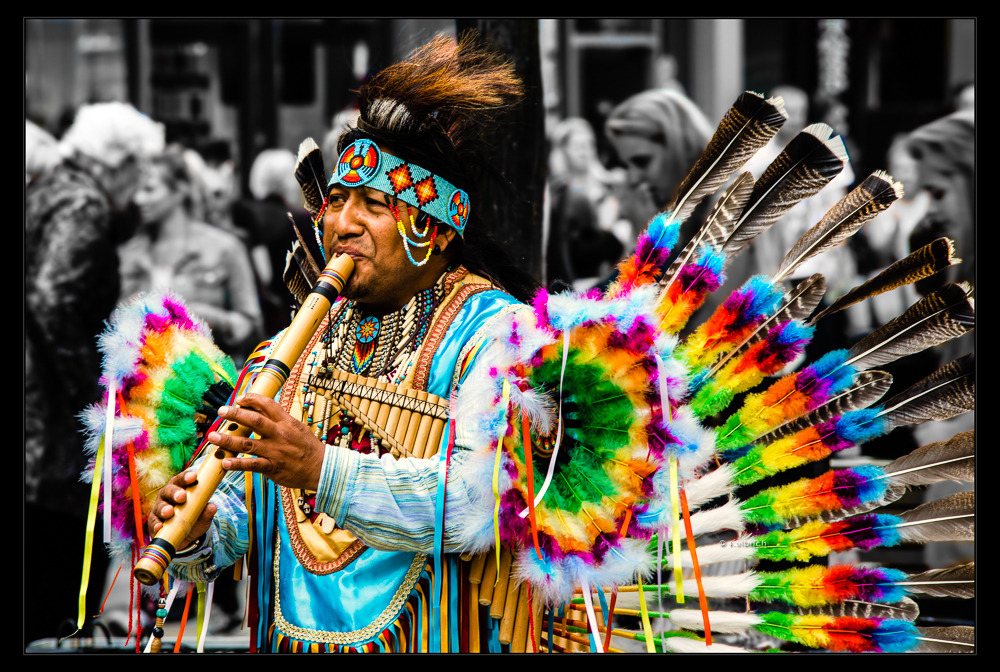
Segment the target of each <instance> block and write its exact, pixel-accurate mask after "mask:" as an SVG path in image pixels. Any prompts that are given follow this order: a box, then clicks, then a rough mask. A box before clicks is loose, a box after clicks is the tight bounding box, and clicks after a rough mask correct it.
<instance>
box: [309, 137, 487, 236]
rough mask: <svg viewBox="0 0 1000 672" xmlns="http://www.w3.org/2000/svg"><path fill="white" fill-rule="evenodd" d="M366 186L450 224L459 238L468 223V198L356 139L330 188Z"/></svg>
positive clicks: (445, 182) (441, 180)
mask: <svg viewBox="0 0 1000 672" xmlns="http://www.w3.org/2000/svg"><path fill="white" fill-rule="evenodd" d="M334 183H339V184H342V185H344V186H345V187H360V186H363V185H364V186H368V187H371V188H372V189H378V190H379V191H382V192H385V193H386V194H389V195H391V196H395V197H396V198H398V199H399V200H401V201H403V202H404V203H409V204H410V205H412V206H414V207H415V208H418V209H419V210H422V211H424V212H426V213H427V214H428V215H430V216H431V217H433V218H435V219H437V220H439V221H442V222H444V223H446V224H449V225H450V226H451V227H452V228H454V229H455V230H456V231H457V232H458V235H460V236H462V235H464V233H465V225H466V224H467V223H468V221H469V195H468V194H467V193H466V192H465V191H464V190H462V189H459V188H458V187H456V186H455V185H453V184H452V183H451V182H449V181H448V180H446V179H444V178H443V177H441V176H440V175H435V174H433V173H431V172H430V171H428V170H425V169H424V168H421V167H420V166H418V165H416V164H415V163H410V162H409V161H403V160H402V159H400V158H398V157H395V156H393V155H392V154H388V153H385V152H382V150H380V149H379V147H378V145H377V144H375V142H374V141H373V140H369V139H367V138H362V139H360V140H355V141H354V142H352V143H351V144H350V145H348V146H347V148H346V149H344V151H343V152H341V154H340V159H338V160H337V165H336V166H334V171H333V176H331V177H330V185H329V186H332V185H333V184H334Z"/></svg>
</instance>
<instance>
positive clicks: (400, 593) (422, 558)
mask: <svg viewBox="0 0 1000 672" xmlns="http://www.w3.org/2000/svg"><path fill="white" fill-rule="evenodd" d="M280 546H281V540H280V538H277V537H276V538H275V542H274V581H275V591H274V627H275V628H277V629H278V630H280V632H281V634H283V635H285V636H286V637H294V638H295V639H299V640H302V641H305V642H321V643H325V644H347V645H353V644H360V643H362V642H364V641H367V640H369V639H372V638H373V637H375V636H376V635H377V634H378V633H380V632H382V631H383V630H385V628H386V627H387V626H389V625H391V624H392V623H393V622H394V621H395V620H396V619H397V618H398V617H399V614H400V613H401V611H402V610H403V608H404V607H405V606H406V602H407V600H408V599H409V596H410V592H411V591H412V590H413V586H414V585H416V583H417V581H418V580H419V579H420V574H421V572H423V570H424V565H425V564H426V562H427V556H426V555H424V554H423V553H417V554H415V555H414V556H413V562H412V563H411V564H410V569H409V570H407V572H406V576H405V577H404V578H403V582H402V583H401V584H400V586H399V588H398V589H397V590H396V593H395V595H393V597H392V600H391V601H390V602H389V605H388V606H387V607H386V608H385V609H384V610H383V611H382V613H381V614H379V615H378V616H377V617H376V618H375V620H374V621H372V622H371V623H369V624H368V625H367V626H365V627H364V628H362V629H360V630H354V631H353V632H324V631H322V630H312V629H309V628H302V627H299V626H297V625H293V624H291V623H289V622H288V621H286V620H285V618H284V616H282V614H281V591H280V590H279V589H278V588H277V586H278V585H279V584H278V576H279V565H280V557H279V556H280Z"/></svg>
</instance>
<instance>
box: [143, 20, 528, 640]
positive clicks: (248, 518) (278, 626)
mask: <svg viewBox="0 0 1000 672" xmlns="http://www.w3.org/2000/svg"><path fill="white" fill-rule="evenodd" d="M417 74H420V75H422V77H421V78H420V79H419V80H418V79H417V77H416V75H417ZM520 97H521V82H520V80H519V79H518V77H517V75H516V74H515V73H514V69H513V66H512V65H510V64H509V63H508V62H506V61H505V60H503V59H502V58H500V57H499V56H497V55H495V54H493V53H491V52H488V51H486V50H484V49H482V48H481V47H478V46H476V45H475V44H473V43H472V42H471V41H468V40H462V41H460V42H459V43H455V41H454V40H452V39H450V38H440V37H439V38H437V39H435V40H433V41H432V42H431V43H430V44H429V45H427V46H426V47H424V48H422V49H420V50H418V51H417V52H415V53H414V55H413V56H412V57H411V58H410V59H409V60H407V61H404V62H403V63H400V64H397V65H395V66H392V67H390V68H387V69H386V70H384V71H383V72H381V73H380V74H378V75H377V76H375V77H374V78H372V79H371V80H370V81H369V82H367V83H366V84H365V86H364V87H363V88H362V90H361V92H360V109H361V116H360V119H359V121H358V123H357V127H356V128H353V129H350V130H348V131H347V132H346V133H345V134H344V135H343V137H342V138H341V140H340V144H339V151H340V156H339V159H338V161H337V163H336V164H335V165H334V166H332V167H329V172H330V173H331V174H332V177H331V178H330V180H329V185H328V186H326V185H324V188H325V189H326V191H327V198H326V201H325V204H324V208H325V210H324V211H323V213H322V215H321V220H320V221H321V223H322V227H321V231H322V247H323V251H324V254H325V260H329V259H332V258H333V257H334V256H337V255H342V254H347V255H350V257H351V258H352V259H353V261H354V271H353V273H352V274H351V275H350V277H349V278H348V280H347V283H346V285H345V287H344V290H343V292H342V296H341V299H340V300H338V301H336V302H335V303H334V304H333V306H332V308H331V309H330V311H329V314H328V316H327V318H326V319H325V320H324V321H323V323H322V324H321V325H320V328H319V330H318V331H317V333H316V335H315V337H314V338H313V340H312V341H311V343H310V346H309V347H307V348H306V351H305V353H304V354H303V355H302V357H301V358H300V359H299V361H298V362H295V363H294V365H292V364H291V363H290V364H289V366H290V368H291V370H292V373H291V375H290V376H289V379H288V382H287V383H286V385H285V386H284V388H283V389H282V391H281V393H280V394H279V395H278V396H277V397H276V398H275V399H271V398H265V397H263V396H261V395H255V394H252V393H250V394H245V395H243V396H242V397H241V398H237V399H236V405H234V406H230V407H223V408H222V409H221V410H220V417H222V418H223V419H224V420H227V421H235V422H237V423H240V424H242V425H244V426H246V427H249V428H250V429H252V430H253V432H254V434H253V435H252V438H239V437H235V436H227V435H224V434H219V433H212V434H209V436H208V440H209V442H210V443H212V444H213V445H217V446H219V447H220V448H223V449H225V450H227V451H230V452H231V453H234V454H239V456H238V457H233V458H228V459H225V460H224V461H223V464H222V466H223V467H224V468H225V469H226V470H227V471H228V474H227V476H226V478H225V479H224V481H223V483H222V485H221V486H220V488H219V489H218V490H217V491H216V493H215V495H214V496H213V498H212V500H211V503H210V504H209V505H208V506H207V507H206V509H205V511H204V513H203V514H202V516H201V517H200V519H199V520H198V522H197V523H196V524H195V526H194V528H193V529H192V531H191V533H190V535H189V536H188V538H187V539H186V540H185V541H184V543H183V544H181V546H179V547H178V548H179V551H178V553H177V555H176V556H175V558H174V561H173V562H172V564H171V565H170V566H169V568H168V570H167V571H168V572H169V573H170V574H171V575H173V576H175V577H178V578H180V579H183V580H188V581H197V582H203V581H211V580H213V579H214V578H216V576H217V575H218V573H219V572H220V571H221V568H224V567H228V566H230V565H232V564H234V563H236V562H237V561H238V560H239V559H240V557H241V556H242V555H244V554H249V560H250V562H249V564H250V573H251V576H252V583H251V594H252V599H253V601H254V608H253V609H252V613H253V614H254V620H255V621H256V622H255V623H254V624H253V629H252V634H251V647H252V648H253V649H254V650H258V651H285V650H303V649H307V650H309V649H311V650H345V651H361V650H365V651H372V650H386V651H417V650H431V651H434V650H458V649H457V648H456V641H457V640H455V639H454V638H453V637H452V638H449V637H448V636H445V637H442V636H441V633H442V632H447V631H449V630H451V632H452V633H453V635H454V633H456V632H457V631H458V630H459V628H458V620H457V618H458V613H457V610H452V609H442V610H441V611H440V612H436V610H437V609H438V607H439V605H438V604H434V605H429V604H428V602H429V601H430V600H432V593H431V585H432V583H431V581H432V577H431V575H432V574H433V573H434V567H432V566H431V564H430V562H429V559H428V554H431V553H434V549H435V529H436V526H437V525H438V524H439V523H440V521H439V520H438V518H439V517H440V516H442V509H443V510H446V511H447V516H446V517H445V521H444V529H443V540H442V542H441V543H442V544H443V548H444V550H445V551H446V552H453V551H456V550H461V549H462V546H463V543H467V541H468V536H469V535H470V534H471V535H475V534H482V529H481V528H482V526H483V525H482V522H481V520H479V519H477V520H473V521H470V520H466V519H465V517H464V516H463V510H470V507H468V506H467V505H468V502H469V500H470V498H471V497H472V495H471V494H470V492H469V489H468V488H466V484H465V483H464V482H463V479H462V478H461V477H456V476H454V475H453V474H454V471H451V472H449V476H448V477H447V489H446V505H445V506H444V507H442V506H441V505H440V504H439V503H438V501H437V500H438V497H439V494H440V493H439V489H440V488H439V462H438V459H437V458H436V457H435V458H433V459H416V458H410V457H405V456H401V459H396V457H395V456H393V455H392V454H390V452H389V451H390V448H391V446H390V445H388V444H387V442H386V441H385V440H383V439H381V438H380V437H379V436H378V435H377V434H376V433H374V432H371V431H368V430H367V429H365V428H364V427H363V426H362V425H360V424H359V423H357V422H355V420H354V418H352V417H351V415H350V414H349V413H346V412H340V410H339V408H338V407H337V405H336V404H334V403H331V402H330V401H329V400H328V399H327V398H325V397H323V395H322V390H317V389H316V387H315V385H314V382H315V381H316V380H317V378H315V377H311V376H314V375H315V374H317V373H323V372H328V371H336V372H338V373H345V372H346V373H347V374H357V375H358V376H360V377H361V378H362V379H367V381H368V382H369V384H371V383H377V384H378V385H379V387H381V386H382V384H385V385H387V386H397V387H402V388H411V389H413V390H421V391H426V392H428V393H430V394H432V395H436V396H437V397H439V398H440V399H442V400H444V402H445V403H447V400H448V399H449V397H450V396H451V394H452V392H453V391H454V390H455V389H456V387H457V386H461V385H462V384H463V383H464V382H465V381H466V380H467V379H469V377H470V376H473V377H474V376H475V375H476V373H475V370H476V368H477V367H478V366H480V365H481V361H485V359H484V358H485V357H486V355H484V354H483V353H484V351H488V350H489V347H490V346H489V344H485V346H486V347H483V346H484V343H483V339H482V338H481V337H479V336H477V334H478V333H480V332H481V330H482V329H483V328H484V326H485V325H488V324H489V323H490V322H491V320H495V319H498V318H499V317H500V316H502V315H507V314H510V313H511V312H512V311H514V312H516V311H521V310H530V309H528V308H527V306H525V305H524V304H523V303H520V302H519V301H518V300H517V299H515V298H514V296H512V293H513V294H516V295H517V296H518V297H519V298H521V299H526V298H528V297H529V296H530V292H531V290H532V287H531V281H530V280H529V279H527V278H523V277H521V276H520V275H519V274H517V273H513V274H512V273H511V272H510V271H504V270H503V267H502V266H500V265H499V264H497V257H496V255H495V252H493V251H491V248H488V247H485V246H484V245H486V244H487V243H484V242H483V241H484V239H485V238H486V235H485V234H486V233H487V231H486V230H485V227H486V224H485V221H484V218H483V216H482V214H481V213H485V212H489V210H490V208H488V207H487V206H486V205H485V203H484V202H483V201H481V200H477V199H478V198H479V195H480V194H481V193H482V185H483V181H484V180H486V179H489V176H490V172H489V170H488V165H487V164H488V162H489V155H488V151H489V143H488V140H489V139H490V138H489V136H490V135H491V133H490V132H491V131H493V130H494V127H495V121H496V120H497V119H498V118H499V116H500V115H501V114H502V113H503V112H504V111H506V110H507V109H509V108H510V107H511V106H513V105H515V104H516V103H517V102H518V100H519V98H520ZM325 260H324V261H325ZM321 265H322V264H321ZM470 370H471V373H470ZM371 403H374V402H371ZM365 406H366V407H369V406H370V404H366V405H365ZM460 433H461V430H459V434H460ZM438 434H440V436H441V438H440V439H439V440H438V441H437V442H436V445H431V446H404V448H403V450H404V455H405V454H407V453H408V454H415V455H421V454H427V455H433V454H435V453H436V452H437V451H438V449H439V447H440V449H441V450H442V451H445V450H447V449H448V448H449V447H450V446H453V447H454V449H455V450H454V454H453V456H452V457H451V459H450V465H451V466H452V467H454V466H455V465H457V464H460V463H461V462H462V461H463V459H465V455H464V453H465V451H463V450H461V442H460V441H454V439H452V438H450V436H449V432H448V431H445V432H443V433H442V432H438ZM449 441H451V443H449ZM396 452H398V451H396ZM195 477H196V474H195V473H194V472H193V471H188V472H183V473H181V474H180V475H178V476H177V477H176V478H175V479H174V480H173V481H171V483H170V484H168V485H167V486H166V487H164V488H163V489H162V491H161V492H160V495H159V497H158V499H157V501H156V503H155V504H154V506H153V509H152V513H151V515H150V519H149V531H150V533H151V534H155V533H156V531H157V530H158V529H159V528H160V527H161V525H162V524H163V521H165V520H167V519H169V518H170V517H171V516H172V515H173V513H174V508H173V505H174V504H180V503H182V502H184V501H185V499H186V497H187V491H186V490H185V489H184V487H186V486H190V485H191V484H192V483H193V482H194V481H195V480H196V479H195ZM490 524H491V521H489V520H487V521H486V525H487V526H488V525H490ZM463 539H464V540H465V542H463ZM456 559H457V558H455V557H454V556H449V560H448V562H446V563H445V565H444V566H443V567H439V568H438V571H439V572H441V573H442V574H444V573H450V574H449V577H444V576H442V577H439V580H441V583H442V584H446V585H445V587H444V589H443V592H444V594H443V596H442V597H441V599H442V604H455V603H456V600H458V599H459V592H460V591H459V589H460V586H459V585H458V584H459V583H460V582H457V581H454V580H453V579H454V576H455V562H454V561H455V560H456ZM449 579H451V580H449ZM428 606H431V607H432V609H431V611H430V612H429V611H428ZM428 613H440V614H441V616H440V618H441V619H444V620H445V621H448V622H437V620H438V618H437V616H434V617H432V618H431V619H429V620H430V621H432V622H428V619H427V618H426V614H428ZM428 635H429V636H428ZM472 636H473V637H476V636H477V635H476V633H473V634H472ZM464 646H465V645H464V644H462V645H460V647H459V648H461V647H464Z"/></svg>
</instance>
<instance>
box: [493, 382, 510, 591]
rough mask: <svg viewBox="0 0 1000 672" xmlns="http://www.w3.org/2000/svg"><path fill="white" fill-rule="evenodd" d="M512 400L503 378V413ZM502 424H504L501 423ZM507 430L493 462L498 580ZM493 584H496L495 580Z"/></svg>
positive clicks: (500, 441)
mask: <svg viewBox="0 0 1000 672" xmlns="http://www.w3.org/2000/svg"><path fill="white" fill-rule="evenodd" d="M509 402H510V384H509V383H508V382H507V379H506V378H504V379H503V405H502V410H501V413H503V414H504V415H506V414H507V404H508V403H509ZM501 426H502V425H501ZM505 434H506V431H504V432H502V433H501V434H500V438H499V440H498V441H497V456H496V460H495V461H494V462H493V498H494V500H495V503H494V505H493V535H494V538H495V540H496V549H497V580H499V578H500V457H501V455H502V451H503V437H504V435H505ZM493 585H496V582H494V584H493Z"/></svg>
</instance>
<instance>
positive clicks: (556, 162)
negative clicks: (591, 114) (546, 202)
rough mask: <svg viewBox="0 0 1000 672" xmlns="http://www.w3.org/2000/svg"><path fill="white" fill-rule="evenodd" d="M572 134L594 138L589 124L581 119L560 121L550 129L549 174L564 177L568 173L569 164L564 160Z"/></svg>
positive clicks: (571, 118)
mask: <svg viewBox="0 0 1000 672" xmlns="http://www.w3.org/2000/svg"><path fill="white" fill-rule="evenodd" d="M574 133H583V134H585V135H587V136H589V137H590V138H594V139H596V138H595V136H594V128H593V126H591V125H590V122H589V121H587V120H586V119H583V118H581V117H567V118H566V119H562V120H560V121H559V122H558V123H556V125H555V126H554V127H553V128H552V134H551V144H552V151H551V152H550V153H549V172H550V174H552V175H565V174H566V173H568V172H569V162H568V161H567V160H566V154H565V152H566V145H568V144H569V140H570V138H572V137H573V134H574Z"/></svg>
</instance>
